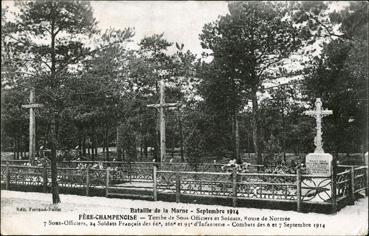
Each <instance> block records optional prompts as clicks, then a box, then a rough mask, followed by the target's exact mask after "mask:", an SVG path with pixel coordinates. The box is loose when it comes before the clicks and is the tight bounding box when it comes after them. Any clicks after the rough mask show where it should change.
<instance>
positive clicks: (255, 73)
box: [200, 2, 301, 163]
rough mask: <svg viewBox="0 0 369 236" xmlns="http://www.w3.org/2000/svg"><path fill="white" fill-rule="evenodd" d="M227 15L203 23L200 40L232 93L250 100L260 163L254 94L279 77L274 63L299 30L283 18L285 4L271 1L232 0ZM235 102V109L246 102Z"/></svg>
mask: <svg viewBox="0 0 369 236" xmlns="http://www.w3.org/2000/svg"><path fill="white" fill-rule="evenodd" d="M228 6H229V7H228V8H229V12H230V14H227V15H226V16H222V17H220V18H219V19H218V20H217V21H215V22H212V23H209V24H206V25H205V26H204V28H203V31H202V34H201V35H200V39H201V41H202V47H203V48H204V49H210V50H211V51H212V54H211V55H212V56H213V57H214V59H213V61H214V64H215V65H216V67H218V68H220V69H221V70H222V71H224V73H225V74H226V75H227V77H228V78H230V79H231V80H232V82H233V84H234V86H235V88H236V89H235V92H234V93H233V94H234V96H240V95H242V94H247V98H248V99H250V100H251V102H252V113H253V116H252V128H253V142H254V149H255V152H256V154H257V160H258V163H261V162H262V161H263V160H262V155H261V135H260V121H259V111H258V110H259V107H258V105H259V104H258V97H257V93H258V92H259V91H262V89H263V82H264V81H266V80H270V79H274V78H277V77H278V73H279V72H278V70H272V69H273V67H275V66H276V65H278V64H279V65H280V64H283V59H285V58H288V57H289V56H290V54H291V53H292V52H294V51H296V50H297V49H298V48H299V47H300V45H301V40H300V39H299V34H298V30H297V28H296V27H294V26H293V22H292V21H291V20H290V19H289V18H288V17H285V16H286V14H287V11H286V9H287V8H286V6H285V5H283V4H282V3H270V2H235V3H230V4H229V5H228ZM245 100H246V99H244V100H242V99H239V101H243V103H238V104H234V106H233V107H234V108H235V109H236V112H238V109H240V108H241V107H242V105H244V104H245ZM246 101H247V100H246Z"/></svg>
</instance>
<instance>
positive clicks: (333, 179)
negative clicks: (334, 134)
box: [331, 158, 337, 213]
mask: <svg viewBox="0 0 369 236" xmlns="http://www.w3.org/2000/svg"><path fill="white" fill-rule="evenodd" d="M336 174H337V168H336V160H335V158H333V160H332V175H331V187H332V189H331V196H332V197H331V201H332V213H336V212H337V197H336V194H337V187H336Z"/></svg>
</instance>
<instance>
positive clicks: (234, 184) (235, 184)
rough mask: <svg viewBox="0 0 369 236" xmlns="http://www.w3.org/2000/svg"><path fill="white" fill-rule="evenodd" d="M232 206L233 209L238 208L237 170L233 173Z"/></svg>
mask: <svg viewBox="0 0 369 236" xmlns="http://www.w3.org/2000/svg"><path fill="white" fill-rule="evenodd" d="M232 175H233V176H232V177H233V178H232V200H233V201H232V205H233V207H236V206H237V170H236V168H233V173H232Z"/></svg>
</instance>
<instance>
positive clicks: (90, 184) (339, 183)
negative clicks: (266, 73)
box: [1, 162, 368, 211]
mask: <svg viewBox="0 0 369 236" xmlns="http://www.w3.org/2000/svg"><path fill="white" fill-rule="evenodd" d="M169 165H171V164H169ZM175 167H176V168H178V165H177V166H175ZM183 167H184V169H183V170H180V169H174V170H171V169H170V168H168V169H165V168H163V166H160V167H158V165H157V163H152V162H146V163H145V162H140V163H129V164H125V165H112V166H110V167H106V168H103V169H99V168H93V167H92V166H90V165H87V166H86V168H77V167H75V168H72V167H66V168H64V167H63V168H60V167H59V168H58V174H57V181H58V185H59V186H60V187H63V188H71V189H82V191H83V192H84V193H85V195H91V189H92V188H93V189H101V190H105V195H106V196H110V195H120V196H126V197H129V196H132V195H134V192H135V191H138V190H142V191H147V192H149V195H150V198H151V199H153V200H157V198H158V194H172V195H175V199H176V201H177V202H180V201H181V197H182V196H193V197H198V196H203V197H209V198H227V199H232V203H233V206H237V205H238V203H239V202H240V201H241V200H264V201H283V202H290V203H293V204H296V209H297V211H301V209H302V206H303V205H304V204H307V203H314V204H321V205H331V206H332V209H334V211H335V210H336V207H337V203H340V202H342V201H343V200H348V202H349V204H352V203H353V202H354V201H355V198H356V194H357V193H358V192H362V191H365V194H366V195H367V194H368V181H367V175H368V167H366V166H342V167H340V168H341V169H339V171H338V173H335V172H333V174H332V175H331V176H317V175H305V174H302V173H301V171H300V169H297V173H296V174H270V173H258V172H254V173H239V172H237V170H236V169H233V171H232V172H210V171H208V170H209V169H207V168H202V169H201V170H202V171H187V170H186V168H185V166H183ZM1 183H2V184H4V185H5V188H6V189H11V187H12V186H16V185H22V186H37V187H42V191H44V192H46V191H48V189H49V188H50V186H51V170H50V167H49V166H47V165H45V166H25V165H9V163H8V164H7V165H1ZM122 190H127V191H125V193H122ZM128 190H129V191H128Z"/></svg>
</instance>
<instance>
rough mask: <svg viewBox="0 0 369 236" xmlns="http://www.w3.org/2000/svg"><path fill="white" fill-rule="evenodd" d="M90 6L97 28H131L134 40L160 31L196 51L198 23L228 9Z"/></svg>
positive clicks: (207, 4) (212, 5) (220, 5)
mask: <svg viewBox="0 0 369 236" xmlns="http://www.w3.org/2000/svg"><path fill="white" fill-rule="evenodd" d="M2 5H3V7H5V6H9V9H10V11H13V10H16V8H14V4H13V1H2ZM91 6H92V8H93V11H94V16H95V18H96V20H97V22H98V28H99V29H102V30H104V29H108V28H115V29H124V28H128V27H131V28H134V31H135V37H134V38H133V39H134V41H135V42H136V43H138V42H139V41H140V40H141V39H142V38H144V37H145V36H150V35H152V34H160V33H164V37H165V38H166V39H167V40H168V41H170V42H178V43H183V44H184V50H191V51H192V52H193V53H196V54H198V55H199V54H201V52H202V51H203V50H202V48H201V45H200V40H199V34H200V33H201V30H202V27H203V26H204V25H205V24H206V23H209V22H212V21H214V20H216V19H217V18H218V16H219V15H225V14H227V13H228V7H227V2H225V1H222V2H221V1H91ZM173 48H174V46H173Z"/></svg>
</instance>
